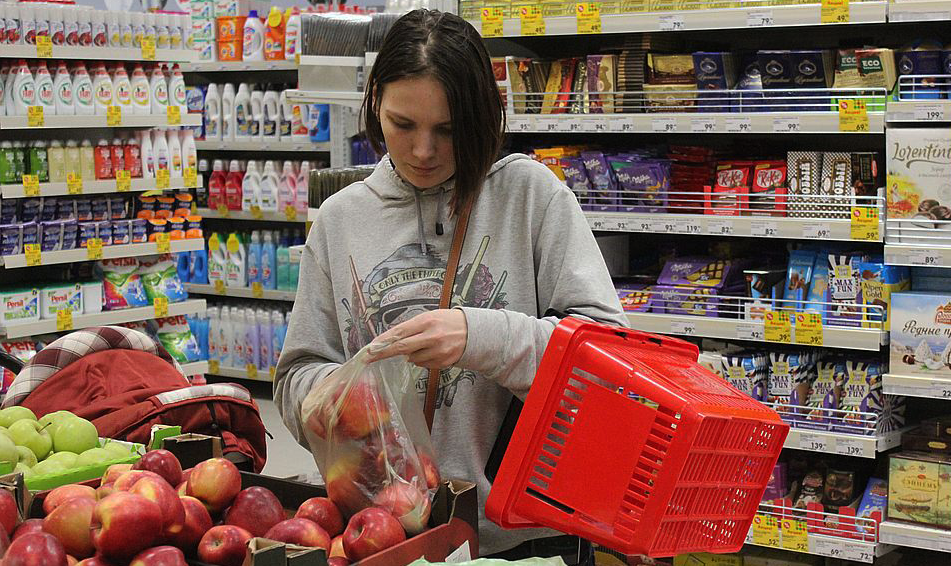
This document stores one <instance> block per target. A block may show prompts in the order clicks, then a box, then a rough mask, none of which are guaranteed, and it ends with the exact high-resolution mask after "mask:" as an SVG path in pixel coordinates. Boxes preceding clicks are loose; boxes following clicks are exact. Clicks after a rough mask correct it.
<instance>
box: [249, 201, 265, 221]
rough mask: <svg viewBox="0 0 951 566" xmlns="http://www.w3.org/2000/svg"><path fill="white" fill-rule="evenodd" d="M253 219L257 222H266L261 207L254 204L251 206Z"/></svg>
mask: <svg viewBox="0 0 951 566" xmlns="http://www.w3.org/2000/svg"><path fill="white" fill-rule="evenodd" d="M251 217H252V218H254V219H255V220H264V212H263V211H262V210H261V207H260V206H258V205H256V204H254V205H251Z"/></svg>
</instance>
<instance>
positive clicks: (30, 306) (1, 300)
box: [0, 288, 40, 326]
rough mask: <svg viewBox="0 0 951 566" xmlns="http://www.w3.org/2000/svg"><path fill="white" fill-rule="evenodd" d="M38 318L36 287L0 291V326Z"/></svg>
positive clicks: (38, 301)
mask: <svg viewBox="0 0 951 566" xmlns="http://www.w3.org/2000/svg"><path fill="white" fill-rule="evenodd" d="M38 320H40V292H39V290H38V289H36V288H31V289H10V290H6V291H0V326H9V325H12V324H20V323H24V322H36V321H38Z"/></svg>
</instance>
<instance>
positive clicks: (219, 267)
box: [208, 232, 226, 285]
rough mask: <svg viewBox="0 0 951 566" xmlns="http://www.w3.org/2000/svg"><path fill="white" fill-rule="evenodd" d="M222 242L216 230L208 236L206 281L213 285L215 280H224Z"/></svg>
mask: <svg viewBox="0 0 951 566" xmlns="http://www.w3.org/2000/svg"><path fill="white" fill-rule="evenodd" d="M224 251H225V250H224V243H223V242H222V241H221V236H220V235H218V233H217V232H212V233H211V236H209V237H208V283H210V284H212V285H214V284H215V282H216V281H221V282H224V280H225V263H226V261H225V254H224Z"/></svg>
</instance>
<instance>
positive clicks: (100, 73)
mask: <svg viewBox="0 0 951 566" xmlns="http://www.w3.org/2000/svg"><path fill="white" fill-rule="evenodd" d="M92 90H93V93H94V95H95V104H96V114H98V115H102V116H105V115H106V112H107V111H108V108H109V106H110V105H111V104H112V78H111V77H110V76H109V73H108V72H106V64H105V63H102V62H100V63H99V64H97V65H96V70H95V77H94V78H93V81H92Z"/></svg>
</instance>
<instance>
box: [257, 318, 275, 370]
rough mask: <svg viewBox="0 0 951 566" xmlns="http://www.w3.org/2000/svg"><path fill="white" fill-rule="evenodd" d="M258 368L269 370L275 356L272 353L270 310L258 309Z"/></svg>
mask: <svg viewBox="0 0 951 566" xmlns="http://www.w3.org/2000/svg"><path fill="white" fill-rule="evenodd" d="M255 314H256V315H257V323H258V324H257V326H258V369H259V370H261V371H268V369H269V366H270V365H271V360H272V359H273V356H272V355H271V343H272V342H273V339H272V334H271V314H270V311H266V310H264V309H258V310H257V312H256V313H255Z"/></svg>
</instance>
